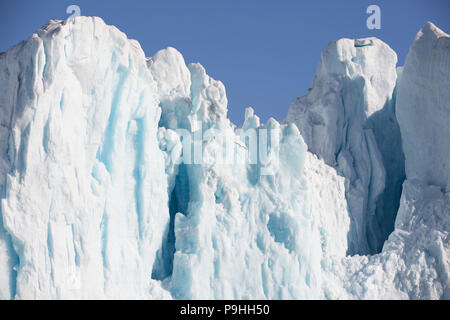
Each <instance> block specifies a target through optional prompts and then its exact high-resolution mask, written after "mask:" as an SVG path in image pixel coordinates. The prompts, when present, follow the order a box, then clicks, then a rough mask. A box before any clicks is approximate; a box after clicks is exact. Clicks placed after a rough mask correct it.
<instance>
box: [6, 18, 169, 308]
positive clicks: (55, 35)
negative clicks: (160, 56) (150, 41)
mask: <svg viewBox="0 0 450 320" xmlns="http://www.w3.org/2000/svg"><path fill="white" fill-rule="evenodd" d="M0 70H1V71H0V77H1V78H0V90H1V94H0V107H1V109H2V113H1V123H2V129H1V130H2V131H1V139H0V141H1V143H2V155H1V159H2V179H1V181H2V185H1V187H2V196H3V198H4V199H3V200H2V206H1V207H2V217H3V224H4V228H5V229H6V230H7V233H8V235H9V236H10V237H11V239H12V243H13V246H14V250H13V251H14V252H15V253H14V254H13V253H12V250H7V251H6V254H5V251H4V250H3V253H2V254H3V256H5V255H6V256H9V258H8V259H2V263H5V264H8V263H9V265H11V264H12V263H17V265H15V266H14V269H15V270H17V278H15V279H13V280H14V285H10V286H9V287H8V286H6V285H5V286H3V285H2V287H1V290H2V296H3V297H9V296H11V297H15V298H26V299H28V298H30V299H34V298H105V297H114V298H130V297H131V298H133V297H134V298H137V297H141V298H143V297H146V296H147V297H149V296H150V295H149V289H150V288H151V287H152V285H153V284H152V283H153V282H152V280H151V278H150V276H151V269H152V266H153V263H154V261H155V255H156V252H157V250H158V249H159V248H160V246H161V242H162V238H163V233H164V230H165V229H166V226H167V224H168V221H169V211H168V208H167V201H168V196H167V193H166V192H165V186H166V185H167V177H166V175H165V171H164V168H165V162H164V157H163V153H162V152H161V151H160V150H159V147H158V145H159V143H158V140H157V135H156V134H157V130H158V121H159V116H160V109H159V108H158V101H157V99H156V91H157V88H156V84H155V81H154V80H153V78H152V76H151V74H150V72H149V70H148V69H147V67H146V60H145V56H144V53H143V52H142V50H141V48H140V46H139V44H138V43H137V42H136V41H134V40H128V39H127V37H126V36H125V35H124V34H123V33H122V32H120V31H119V30H117V29H116V28H115V27H111V26H106V25H105V24H104V22H103V21H102V20H101V19H99V18H87V17H80V18H77V19H76V20H75V22H70V21H69V22H60V21H51V22H50V23H49V24H47V25H46V26H45V27H44V28H42V29H40V30H39V31H38V32H37V33H35V34H34V35H33V36H32V37H31V38H30V39H28V40H27V41H26V42H22V43H20V44H19V45H17V46H16V47H14V48H12V49H11V50H9V51H8V52H6V53H5V54H3V55H2V57H1V60H0ZM9 236H8V238H7V239H9ZM3 238H4V237H3ZM2 246H3V247H5V246H8V245H6V244H2ZM15 255H17V258H15ZM3 261H4V262H3ZM1 270H2V273H5V272H6V274H4V275H2V282H3V283H5V282H6V280H5V279H7V278H8V277H9V278H12V277H15V272H14V271H12V269H11V268H6V267H5V268H3V267H2V269H1ZM8 273H9V274H10V275H9V276H8V275H7V274H8ZM8 291H9V292H8Z"/></svg>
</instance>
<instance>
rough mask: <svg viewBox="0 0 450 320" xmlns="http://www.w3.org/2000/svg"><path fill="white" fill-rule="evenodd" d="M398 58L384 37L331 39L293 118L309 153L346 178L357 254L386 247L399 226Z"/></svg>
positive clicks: (353, 246)
mask: <svg viewBox="0 0 450 320" xmlns="http://www.w3.org/2000/svg"><path fill="white" fill-rule="evenodd" d="M396 63H397V56H396V54H395V52H394V51H393V50H392V49H391V48H390V47H389V46H388V45H386V44H385V43H384V42H382V41H381V40H378V39H376V38H366V39H356V40H352V39H340V40H338V41H335V42H332V43H330V44H329V45H328V46H327V47H326V48H325V49H324V50H323V52H322V60H321V62H320V64H319V67H318V69H317V75H316V77H315V78H314V81H313V84H312V89H310V90H309V91H308V94H307V95H306V96H304V97H301V98H298V99H297V100H296V101H294V102H293V104H292V105H291V108H290V109H289V112H288V115H287V117H286V120H285V121H286V122H288V123H289V122H293V123H295V124H296V125H297V126H298V128H299V130H300V132H301V134H302V136H303V137H304V139H305V142H306V143H307V145H308V150H309V151H311V152H312V153H314V154H316V155H317V156H319V158H321V159H323V160H324V161H325V163H326V164H328V165H330V166H332V167H335V168H336V169H337V171H338V172H339V174H340V175H342V176H344V177H345V178H346V181H347V182H346V198H347V201H348V205H349V210H350V214H351V221H352V223H351V232H350V234H349V252H348V253H349V254H355V253H359V254H366V253H374V252H379V251H380V250H381V247H382V244H383V242H384V240H385V239H386V238H387V236H388V234H389V233H390V232H391V231H392V229H393V223H394V219H395V213H396V212H397V208H398V201H399V198H400V192H401V183H402V181H403V179H402V175H403V174H402V167H401V163H403V160H402V157H403V155H402V151H401V149H399V148H397V146H396V145H395V143H397V142H399V139H400V135H399V130H398V125H397V123H396V119H395V113H394V112H395V110H394V99H395V97H394V96H393V93H394V88H395V85H396V78H397V73H396V69H395V67H396ZM386 130H387V131H388V132H389V133H388V134H387V133H386ZM393 167H394V168H393ZM386 173H388V174H386ZM386 188H390V189H392V190H394V192H392V190H388V191H389V192H388V193H386V192H385V190H386ZM393 193H396V197H394V198H392V197H391V196H390V195H391V194H393Z"/></svg>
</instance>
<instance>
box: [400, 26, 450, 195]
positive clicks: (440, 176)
mask: <svg viewBox="0 0 450 320" xmlns="http://www.w3.org/2000/svg"><path fill="white" fill-rule="evenodd" d="M449 48H450V37H449V35H447V34H446V33H445V32H443V31H442V30H440V29H439V28H437V27H436V26H434V25H433V24H432V23H431V22H427V23H426V24H425V26H424V27H423V28H422V30H421V31H420V32H419V33H418V34H417V36H416V39H415V41H414V43H413V44H412V46H411V49H410V51H409V53H408V57H407V59H406V62H405V67H404V68H403V72H402V78H401V81H400V84H399V88H398V98H397V100H398V102H397V118H398V122H399V124H400V128H401V132H402V138H403V149H404V150H405V157H406V175H407V177H408V179H413V178H414V179H419V180H422V181H424V182H426V183H427V184H431V185H436V186H440V187H441V188H442V190H444V191H449V188H450V160H449V159H450V138H449V137H450V125H449V123H450V90H449V88H450V76H449V75H450V49H449Z"/></svg>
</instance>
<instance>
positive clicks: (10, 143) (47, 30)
mask: <svg viewBox="0 0 450 320" xmlns="http://www.w3.org/2000/svg"><path fill="white" fill-rule="evenodd" d="M442 39H443V40H442ZM446 40H448V36H447V35H445V34H444V33H443V32H441V31H439V30H438V29H437V28H435V27H434V26H432V25H431V24H427V25H425V27H424V29H423V30H422V31H421V32H420V33H419V35H418V37H417V39H416V41H415V42H414V44H413V46H412V49H411V53H410V54H409V56H408V59H407V63H406V65H405V68H404V72H403V73H402V72H401V69H398V70H396V69H395V64H396V56H395V53H394V52H393V51H392V50H391V49H390V48H389V47H388V46H387V45H386V44H384V43H382V42H381V41H380V40H377V39H374V38H370V39H361V40H349V39H342V40H339V41H337V42H334V43H332V44H330V45H329V46H328V47H327V48H326V49H325V50H324V52H323V54H322V62H321V64H320V66H319V69H318V75H317V77H316V78H315V80H314V82H313V88H312V89H311V90H310V91H309V93H308V95H307V96H306V97H303V98H300V99H298V100H297V101H296V102H294V104H293V105H292V107H291V109H290V111H289V115H288V117H287V119H288V120H290V121H293V122H295V124H294V123H284V124H280V123H278V122H277V121H275V120H274V119H270V120H269V121H268V122H267V123H265V124H261V123H260V121H259V118H258V117H257V116H256V115H255V114H254V111H253V109H251V108H249V109H247V110H246V113H245V119H244V124H243V125H242V127H240V128H239V127H236V126H235V125H234V124H232V123H231V122H230V121H229V120H228V119H227V116H226V114H227V108H228V105H227V98H226V91H225V87H224V85H223V84H222V83H221V82H220V81H217V80H214V79H213V78H211V77H210V76H209V75H207V73H206V71H205V69H204V68H203V67H202V66H201V65H200V64H198V63H193V64H189V65H186V63H185V61H184V59H183V57H182V55H181V54H180V53H179V52H178V51H176V50H175V49H173V48H167V49H164V50H161V51H159V52H157V53H156V54H155V55H154V56H153V57H151V58H145V55H144V53H143V52H142V50H141V48H140V46H139V44H138V43H137V42H136V41H134V40H130V39H127V38H126V36H125V35H124V34H123V33H122V32H120V31H119V30H117V29H116V28H114V27H112V26H107V25H106V24H105V23H104V22H103V21H102V20H101V19H100V18H88V17H78V18H75V19H74V20H72V21H67V22H61V21H51V22H50V23H49V24H47V25H46V26H45V27H44V28H42V29H40V30H39V31H38V32H36V33H35V34H34V35H33V36H32V37H31V38H30V39H28V40H27V41H24V42H22V43H20V44H18V45H17V46H15V47H13V48H11V49H10V50H8V51H7V52H6V53H3V54H0V109H1V112H0V147H1V149H0V151H1V152H0V174H1V179H0V190H1V198H2V200H1V217H2V219H1V223H0V298H1V299H9V298H17V299H21V298H22V299H23V298H31V299H48V298H59V299H61V298H139V299H147V298H148V299H161V298H176V299H178V298H185V299H197V298H206V299H214V298H216V299H249V298H261V299H300V298H314V299H343V298H346V299H374V298H383V299H386V298H393V299H407V298H413V299H429V298H431V299H439V298H449V295H450V292H449V277H448V275H449V265H448V261H449V251H450V249H449V247H450V246H449V241H448V239H449V236H448V235H449V230H450V221H449V217H450V200H449V193H448V190H447V189H448V185H447V184H446V183H447V182H446V181H447V180H448V179H447V178H448V176H447V173H448V170H447V169H448V159H447V157H444V155H446V153H445V152H446V151H445V150H447V151H448V149H449V146H448V139H446V137H448V134H447V133H448V132H447V131H448V126H446V123H447V122H446V121H445V119H444V117H445V116H446V113H445V110H447V109H446V106H447V103H446V101H448V92H447V91H446V90H445V84H446V83H448V79H449V73H448V72H447V71H446V70H447V69H448V66H449V65H450V63H449V57H450V56H449V54H448V50H449V49H448V46H446V42H445V41H446ZM419 53H420V57H417V56H418V54H419ZM419 62H420V63H419ZM417 64H421V66H420V67H417ZM435 64H436V65H435ZM441 71H442V72H441ZM434 72H437V73H438V75H435V74H434ZM397 74H398V76H397ZM430 81H437V82H439V83H442V84H443V86H442V87H440V85H432V84H430V83H429V82H430ZM430 88H433V89H430ZM436 88H438V89H436ZM397 90H398V94H397ZM420 90H422V91H420ZM430 92H431V93H433V94H430ZM414 95H415V97H416V99H412V100H409V97H410V96H414ZM420 99H423V100H420ZM413 102H414V103H413ZM415 102H421V103H415ZM422 102H423V103H422ZM428 103H432V104H431V105H429V104H428ZM416 109H420V114H421V115H422V114H423V115H424V119H426V121H424V122H422V123H420V125H419V124H418V123H417V121H418V119H419V118H420V116H418V115H417V114H416V112H413V110H416ZM434 109H436V110H434ZM447 111H448V110H447ZM433 115H434V116H433ZM397 118H398V120H399V121H398V122H399V124H400V126H399V125H398V123H397ZM414 126H419V129H418V130H412V128H413V127H414ZM198 137H200V140H198V139H197V138H198ZM190 139H191V140H190ZM252 139H256V141H257V142H258V144H257V145H258V147H257V148H256V154H257V159H258V162H257V163H249V162H248V158H249V157H251V154H252V150H253V149H252V146H254V144H252V143H251V141H252ZM416 140H417V141H420V143H422V145H421V146H425V147H427V148H429V149H427V150H428V153H424V154H423V155H422V154H421V156H420V157H422V158H423V159H424V166H423V167H420V166H419V164H420V163H419V162H417V161H416V157H417V154H415V153H414V151H415V150H414V141H416ZM427 143H428V144H432V145H433V146H432V147H428V145H427ZM435 143H437V144H438V145H439V146H440V147H441V148H443V149H445V150H441V151H436V152H435V148H437V147H436V146H435V145H434V144H435ZM402 144H403V147H404V148H405V156H403V152H402V150H401V148H400V147H399V146H400V145H402ZM230 145H231V146H232V148H231V149H229V148H228V147H227V146H230ZM417 149H419V148H417ZM228 150H232V152H231V153H230V154H231V158H232V161H231V162H227V161H225V162H224V160H226V159H228V160H229V158H227V156H229V155H230V154H228V153H227V152H228ZM308 150H310V151H311V152H309V151H308ZM253 151H254V150H253ZM433 152H435V153H433ZM439 152H440V153H439ZM435 154H437V155H439V157H438V158H436V159H435V158H434V157H433V155H435ZM198 160H200V162H197V161H198ZM405 161H406V168H407V170H406V177H407V180H406V181H405V182H404V184H403V189H402V188H401V184H402V182H403V179H404V176H405V174H404V162H405ZM425 164H426V165H425ZM446 170H447V171H446ZM429 178H431V179H429ZM446 179H447V180H446ZM446 188H447V189H446ZM400 192H402V193H401V199H399V197H400ZM398 207H399V210H398V214H397V208H398ZM395 216H396V218H395ZM394 219H395V226H394V225H393V223H394ZM392 229H394V231H393V232H392V233H391V234H390V235H389V238H388V240H387V241H386V242H384V240H385V239H386V237H387V236H388V234H389V233H390V232H391V231H392ZM381 247H382V250H381ZM379 251H381V252H380V253H379V254H375V255H353V256H348V253H358V252H359V253H362V252H379Z"/></svg>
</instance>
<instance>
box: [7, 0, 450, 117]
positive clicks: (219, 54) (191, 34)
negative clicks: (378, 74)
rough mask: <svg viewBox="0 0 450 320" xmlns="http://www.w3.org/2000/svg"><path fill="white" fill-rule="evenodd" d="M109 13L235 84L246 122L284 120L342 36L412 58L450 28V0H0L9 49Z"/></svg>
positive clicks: (232, 110)
mask: <svg viewBox="0 0 450 320" xmlns="http://www.w3.org/2000/svg"><path fill="white" fill-rule="evenodd" d="M71 4H76V5H78V6H79V7H80V9H81V14H82V15H86V16H100V17H102V18H103V19H104V20H105V21H106V23H107V24H112V25H115V26H117V27H118V28H119V29H120V30H122V31H123V32H125V33H126V34H127V35H128V37H129V38H134V39H137V40H138V41H139V42H140V43H141V46H142V48H143V49H144V51H145V54H146V55H147V56H152V55H153V54H154V53H155V52H157V51H158V50H159V49H162V48H166V47H168V46H172V47H175V48H177V49H178V50H179V51H180V52H181V53H182V54H183V56H184V58H185V60H186V62H187V63H189V62H200V63H201V64H202V65H203V66H205V68H206V70H207V72H208V74H209V75H210V76H212V77H213V78H215V79H218V80H221V81H222V82H223V83H224V84H225V86H226V88H227V96H228V101H229V104H228V109H229V116H230V118H231V120H232V121H233V122H234V123H236V124H238V125H240V124H241V123H242V120H243V116H244V109H245V107H247V106H252V107H253V108H254V109H255V111H256V113H257V114H258V115H259V116H260V117H261V119H262V120H263V121H266V120H267V119H268V118H269V117H270V116H273V117H274V118H275V119H277V120H281V119H283V118H284V117H285V115H286V113H287V109H288V108H289V105H290V103H291V102H292V101H293V99H295V98H296V97H298V96H302V95H304V94H305V93H306V91H307V89H308V88H309V87H310V85H311V81H312V79H313V77H314V74H315V70H316V67H317V64H318V62H319V60H320V52H321V51H322V49H323V48H324V47H325V46H326V45H327V44H328V43H329V42H330V41H333V40H337V39H339V38H343V37H347V38H360V37H368V36H375V37H378V38H380V39H382V40H383V41H385V42H386V43H387V44H389V45H390V46H391V47H392V48H393V49H394V50H395V51H396V52H397V54H398V56H399V65H402V64H403V63H404V60H405V57H406V54H407V52H408V49H409V46H410V45H411V43H412V41H413V39H414V37H415V35H416V33H417V31H418V30H419V29H420V28H421V27H422V26H423V25H424V23H425V22H426V21H428V20H429V21H432V22H433V23H435V24H436V25H437V26H438V27H440V28H441V29H443V30H444V31H446V32H447V33H449V32H450V0H417V1H414V0H409V1H406V0H395V1H392V0H390V1H376V0H370V1H365V0H313V1H299V0H297V1H294V0H278V1H265V0H221V1H218V0H146V1H144V0H126V1H113V0H82V1H77V0H69V1H65V0H54V1H49V0H40V1H25V0H0V51H5V50H6V49H8V48H9V47H11V46H12V45H14V44H16V43H18V42H19V41H20V40H24V39H26V38H28V37H29V36H30V35H31V34H32V33H33V32H34V31H35V30H37V29H38V28H40V27H41V26H42V25H43V24H45V22H47V21H48V20H50V19H66V18H67V17H68V16H69V15H68V14H66V8H67V7H68V6H69V5H71ZM370 4H377V5H379V6H380V8H381V29H380V30H369V29H367V27H366V20H367V17H368V16H369V15H368V14H366V8H367V7H368V6H369V5H370Z"/></svg>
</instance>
